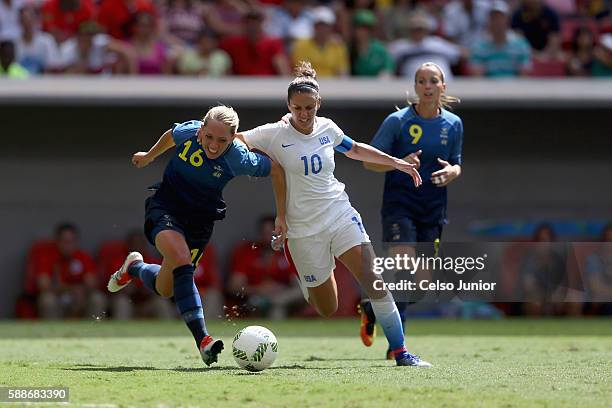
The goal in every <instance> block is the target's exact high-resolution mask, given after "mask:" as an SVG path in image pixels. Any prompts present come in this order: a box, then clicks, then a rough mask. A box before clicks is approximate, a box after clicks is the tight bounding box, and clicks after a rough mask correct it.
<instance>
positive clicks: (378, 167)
mask: <svg viewBox="0 0 612 408" xmlns="http://www.w3.org/2000/svg"><path fill="white" fill-rule="evenodd" d="M421 153H423V151H422V150H419V151H417V152H414V153H410V154H408V155H406V157H403V158H402V160H405V161H407V162H408V163H410V164H414V166H415V167H414V168H415V169H417V170H418V169H419V167H421V159H420V158H419V156H420V155H421ZM363 167H365V168H366V169H367V170H370V171H375V172H377V173H385V172H387V171H391V170H395V169H394V168H393V167H391V166H384V165H382V164H375V163H368V162H363Z"/></svg>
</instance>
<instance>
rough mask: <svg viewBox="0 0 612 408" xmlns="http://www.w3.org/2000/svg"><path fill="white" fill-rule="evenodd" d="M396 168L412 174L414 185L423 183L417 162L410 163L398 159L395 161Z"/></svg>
mask: <svg viewBox="0 0 612 408" xmlns="http://www.w3.org/2000/svg"><path fill="white" fill-rule="evenodd" d="M394 167H395V169H396V170H399V171H403V172H404V173H407V174H410V176H411V177H412V181H414V186H415V187H418V186H420V185H421V184H423V180H422V179H421V175H420V174H419V172H418V171H417V169H416V167H417V166H416V165H415V164H411V163H408V162H407V161H405V160H399V159H398V160H397V161H396V162H395V166H394Z"/></svg>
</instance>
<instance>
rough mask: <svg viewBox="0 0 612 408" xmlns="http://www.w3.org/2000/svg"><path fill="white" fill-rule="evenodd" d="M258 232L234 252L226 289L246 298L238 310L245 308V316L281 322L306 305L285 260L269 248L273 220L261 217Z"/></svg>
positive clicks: (283, 256) (279, 252)
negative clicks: (246, 313) (254, 314)
mask: <svg viewBox="0 0 612 408" xmlns="http://www.w3.org/2000/svg"><path fill="white" fill-rule="evenodd" d="M258 230H259V236H258V238H257V241H256V242H254V243H253V242H252V241H243V242H242V243H240V244H239V245H238V246H237V247H236V248H235V249H234V251H233V254H232V258H231V270H230V276H229V284H228V289H229V291H230V293H231V294H232V295H234V296H237V297H239V298H240V297H243V298H244V297H246V305H239V306H238V309H240V310H244V306H246V307H247V311H249V312H250V311H253V309H255V310H254V311H255V313H256V314H263V315H266V316H267V317H270V318H272V319H282V318H285V317H287V315H288V314H289V312H290V311H291V309H299V308H303V307H304V306H306V303H304V298H303V296H302V291H301V289H300V287H299V285H298V282H297V279H296V278H297V275H296V274H295V272H293V270H292V269H291V267H290V266H289V262H288V261H287V258H285V255H284V254H283V252H282V251H273V250H272V248H271V247H270V239H271V237H272V233H273V231H274V217H273V216H265V217H262V218H261V219H260V220H259V222H258ZM241 300H244V299H241Z"/></svg>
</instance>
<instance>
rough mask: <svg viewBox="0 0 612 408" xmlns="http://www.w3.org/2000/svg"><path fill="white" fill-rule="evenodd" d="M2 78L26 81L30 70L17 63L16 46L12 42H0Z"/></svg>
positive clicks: (0, 72) (0, 71) (0, 73)
mask: <svg viewBox="0 0 612 408" xmlns="http://www.w3.org/2000/svg"><path fill="white" fill-rule="evenodd" d="M0 77H7V78H16V79H24V78H27V77H28V70H26V69H25V68H24V67H22V66H21V65H19V64H18V63H17V61H15V44H13V42H12V41H10V40H3V41H0Z"/></svg>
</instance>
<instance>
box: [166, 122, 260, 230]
mask: <svg viewBox="0 0 612 408" xmlns="http://www.w3.org/2000/svg"><path fill="white" fill-rule="evenodd" d="M201 125H202V122H200V121H198V120H192V121H189V122H185V123H180V124H179V123H176V124H174V127H173V128H172V138H173V139H174V142H175V144H176V152H175V154H174V157H173V158H172V159H171V160H170V162H169V163H168V165H167V166H166V171H165V172H164V179H163V181H162V183H161V186H160V188H159V190H158V191H157V193H156V195H155V198H156V199H157V200H159V202H160V203H161V204H162V205H163V206H165V207H167V208H168V209H170V210H173V211H176V212H178V213H179V214H186V215H193V216H202V217H207V218H212V219H214V220H220V219H223V218H224V217H225V201H223V194H222V192H223V188H224V187H225V185H226V184H227V183H228V182H229V181H230V180H231V179H233V178H234V177H236V176H240V175H248V176H254V177H266V176H268V175H269V174H270V167H271V162H270V159H269V158H267V157H265V156H262V155H260V154H257V153H253V152H250V151H249V149H248V148H247V147H246V145H245V144H244V143H242V142H240V141H238V140H235V139H234V141H233V142H232V144H230V146H229V147H228V148H227V150H226V151H225V152H224V153H223V154H222V155H221V156H220V157H218V158H216V159H214V160H211V159H209V158H207V157H206V153H204V149H202V146H200V144H199V143H198V139H197V132H198V129H199V128H200V126H201Z"/></svg>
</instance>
